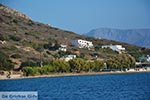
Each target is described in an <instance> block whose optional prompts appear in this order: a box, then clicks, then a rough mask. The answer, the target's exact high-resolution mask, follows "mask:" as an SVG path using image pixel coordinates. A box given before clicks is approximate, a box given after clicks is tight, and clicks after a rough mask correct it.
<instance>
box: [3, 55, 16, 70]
mask: <svg viewBox="0 0 150 100" xmlns="http://www.w3.org/2000/svg"><path fill="white" fill-rule="evenodd" d="M13 68H14V64H13V63H12V62H11V61H10V60H9V57H8V56H7V55H6V54H4V53H2V52H0V70H11V69H13Z"/></svg>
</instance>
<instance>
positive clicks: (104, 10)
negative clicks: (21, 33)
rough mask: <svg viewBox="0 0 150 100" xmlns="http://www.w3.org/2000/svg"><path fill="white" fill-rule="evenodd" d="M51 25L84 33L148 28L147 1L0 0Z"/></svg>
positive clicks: (149, 3) (148, 2)
mask: <svg viewBox="0 0 150 100" xmlns="http://www.w3.org/2000/svg"><path fill="white" fill-rule="evenodd" d="M0 3H2V4H4V5H6V6H8V7H11V8H14V9H16V10H18V11H21V12H22V13H24V14H26V15H28V16H29V17H30V18H31V19H32V20H34V21H38V22H42V23H45V24H50V25H52V26H54V27H57V28H61V29H65V30H69V31H73V32H76V33H78V34H83V33H87V32H88V31H90V30H92V29H96V28H101V27H102V28H117V29H138V28H150V0H0Z"/></svg>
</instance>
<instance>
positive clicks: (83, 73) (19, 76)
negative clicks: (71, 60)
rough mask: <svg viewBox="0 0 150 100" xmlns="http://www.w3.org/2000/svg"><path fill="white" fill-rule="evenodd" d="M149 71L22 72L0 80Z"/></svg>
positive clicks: (5, 76)
mask: <svg viewBox="0 0 150 100" xmlns="http://www.w3.org/2000/svg"><path fill="white" fill-rule="evenodd" d="M141 72H150V70H138V71H135V70H131V71H109V72H104V71H101V72H80V73H52V74H48V75H36V76H23V74H11V75H10V78H8V77H7V75H0V80H10V79H24V78H42V77H63V76H84V75H100V74H128V73H141Z"/></svg>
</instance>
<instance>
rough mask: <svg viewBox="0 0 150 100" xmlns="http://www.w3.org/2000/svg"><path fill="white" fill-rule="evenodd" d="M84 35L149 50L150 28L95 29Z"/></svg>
mask: <svg viewBox="0 0 150 100" xmlns="http://www.w3.org/2000/svg"><path fill="white" fill-rule="evenodd" d="M85 35H87V36H92V37H95V38H104V39H108V40H115V41H119V42H125V43H129V44H134V45H137V46H142V47H148V48H150V28H143V29H115V28H97V29H93V30H91V31H89V32H87V33H85Z"/></svg>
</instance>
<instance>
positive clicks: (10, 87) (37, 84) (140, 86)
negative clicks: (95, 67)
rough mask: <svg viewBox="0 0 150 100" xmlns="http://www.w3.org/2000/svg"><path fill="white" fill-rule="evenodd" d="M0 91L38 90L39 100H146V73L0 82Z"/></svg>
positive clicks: (149, 96) (149, 94)
mask: <svg viewBox="0 0 150 100" xmlns="http://www.w3.org/2000/svg"><path fill="white" fill-rule="evenodd" d="M0 91H38V94H39V100H150V73H130V74H107V75H90V76H67V77H51V78H33V79H16V80H0Z"/></svg>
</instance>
